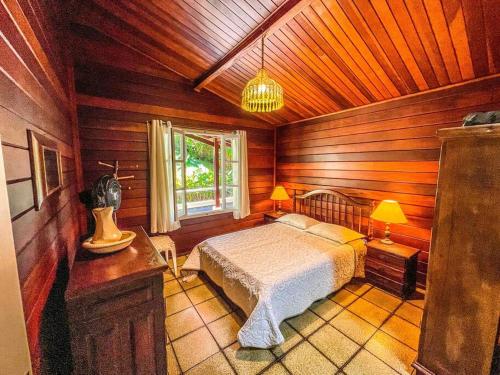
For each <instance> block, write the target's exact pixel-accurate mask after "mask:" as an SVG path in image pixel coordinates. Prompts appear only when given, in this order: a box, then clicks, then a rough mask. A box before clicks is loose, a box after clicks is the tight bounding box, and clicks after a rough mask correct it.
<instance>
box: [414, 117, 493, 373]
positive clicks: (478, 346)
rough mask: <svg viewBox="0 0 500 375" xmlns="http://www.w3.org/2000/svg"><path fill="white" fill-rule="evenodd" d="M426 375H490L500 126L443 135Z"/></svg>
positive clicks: (423, 357)
mask: <svg viewBox="0 0 500 375" xmlns="http://www.w3.org/2000/svg"><path fill="white" fill-rule="evenodd" d="M438 136H439V137H440V138H441V140H442V142H443V144H442V148H441V159H440V165H439V178H438V188H437V196H436V210H435V218H434V226H433V230H432V241H431V251H430V259H429V270H428V274H427V295H426V302H425V308H424V316H423V321H422V328H421V334H420V343H419V353H418V357H417V361H416V362H415V364H414V366H415V367H416V368H417V370H418V372H419V373H420V374H426V375H427V374H436V375H437V374H439V375H460V374H464V375H465V374H467V375H470V374H474V375H490V374H492V373H493V372H494V371H495V370H493V369H492V367H493V366H492V362H493V356H494V351H495V347H496V346H497V342H498V341H497V340H498V324H499V307H500V304H499V299H500V283H499V281H500V124H497V125H482V126H474V127H467V128H450V129H442V130H440V131H439V132H438Z"/></svg>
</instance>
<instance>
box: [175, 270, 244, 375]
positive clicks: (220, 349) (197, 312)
mask: <svg viewBox="0 0 500 375" xmlns="http://www.w3.org/2000/svg"><path fill="white" fill-rule="evenodd" d="M176 280H177V279H176ZM181 287H182V285H181ZM183 289H184V288H183ZM190 289H193V288H190ZM188 290H189V289H188ZM184 293H186V290H184ZM218 295H219V294H217V295H215V296H213V297H212V298H209V299H207V300H205V301H202V302H200V303H199V304H198V305H200V304H202V303H203V302H206V301H208V300H211V299H213V298H216V297H217V296H218ZM186 296H187V298H188V299H189V300H190V301H191V303H193V301H192V300H191V298H190V297H189V295H187V293H186ZM196 306H197V305H194V304H193V308H194V310H195V311H196V314H197V315H198V317H199V318H200V319H201V321H202V323H203V326H202V327H199V328H197V329H195V330H194V331H191V332H189V333H187V334H185V335H184V336H182V337H185V336H187V335H189V334H190V333H192V332H195V331H197V330H199V329H202V328H206V330H207V331H208V333H209V334H210V336H211V337H212V339H213V340H214V342H215V345H217V347H218V349H219V350H218V351H217V353H222V355H223V356H224V358H225V359H226V361H227V363H228V364H229V367H231V369H232V370H233V371H234V372H235V374H238V372H237V371H236V368H234V367H233V365H232V363H231V361H229V358H227V355H226V353H224V350H223V348H222V347H221V346H220V345H219V343H218V342H217V340H216V338H215V336H214V335H213V334H212V331H210V328H209V327H208V324H207V323H206V322H205V321H204V320H203V318H202V317H201V315H200V313H199V311H198V310H197V309H196ZM230 309H231V311H230V312H229V313H227V314H225V315H224V316H221V317H219V318H217V319H216V320H214V321H213V322H215V321H217V320H219V319H222V318H224V317H226V316H228V315H230V314H231V313H232V312H233V310H232V308H231V307H230ZM213 322H210V323H213ZM178 339H180V337H178V338H177V339H176V340H178ZM174 341H175V340H174ZM236 341H237V340H236ZM233 344H234V342H232V343H230V344H229V345H228V346H226V347H224V349H225V348H227V347H229V346H231V345H233ZM173 348H174V347H173V345H172V349H173ZM217 353H214V354H212V355H211V356H209V357H207V358H205V359H203V360H202V361H201V362H198V363H196V364H195V365H193V366H191V367H190V368H188V369H187V370H186V372H187V371H189V370H191V369H192V368H194V367H196V366H198V365H199V364H200V363H203V362H204V361H206V360H207V359H208V358H211V357H213V356H214V355H216V354H217ZM179 368H180V365H179ZM181 373H184V372H183V370H182V368H181Z"/></svg>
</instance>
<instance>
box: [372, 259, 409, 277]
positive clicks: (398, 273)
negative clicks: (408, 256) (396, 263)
mask: <svg viewBox="0 0 500 375" xmlns="http://www.w3.org/2000/svg"><path fill="white" fill-rule="evenodd" d="M365 267H366V270H369V271H371V272H374V273H377V274H379V275H381V276H384V277H386V278H388V279H391V280H394V281H397V282H399V283H403V282H404V278H405V272H404V268H400V269H397V268H393V267H391V266H388V265H387V264H384V263H380V262H377V261H375V260H373V259H370V258H366V266H365Z"/></svg>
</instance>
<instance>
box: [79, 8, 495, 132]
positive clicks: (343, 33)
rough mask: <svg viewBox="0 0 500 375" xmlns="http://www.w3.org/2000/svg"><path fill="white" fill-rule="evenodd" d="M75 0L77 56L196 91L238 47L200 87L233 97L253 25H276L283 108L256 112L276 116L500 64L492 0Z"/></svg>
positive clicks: (249, 62)
mask: <svg viewBox="0 0 500 375" xmlns="http://www.w3.org/2000/svg"><path fill="white" fill-rule="evenodd" d="M75 3H77V4H78V5H77V6H76V8H75V11H74V18H73V25H72V29H73V31H74V34H75V38H76V42H75V43H74V45H75V49H76V51H75V52H76V56H77V60H79V62H87V63H88V62H94V63H99V64H105V65H112V66H118V67H120V68H125V69H129V70H133V71H139V72H142V73H146V74H149V75H153V76H158V77H163V78H172V76H174V75H173V74H172V72H174V73H176V74H177V75H180V76H182V77H183V78H184V79H186V80H189V81H190V82H192V83H193V88H194V86H196V84H198V83H199V82H200V79H202V78H203V77H204V76H205V75H206V74H207V72H210V71H211V70H213V69H214V68H213V67H214V66H215V67H217V63H218V62H219V64H220V62H221V61H223V60H224V58H225V56H227V55H228V54H229V55H230V56H232V55H233V54H234V55H235V56H236V58H235V59H234V61H230V63H229V64H225V65H224V66H223V69H220V70H218V71H217V74H218V75H217V76H216V77H215V78H214V79H213V80H211V81H210V82H208V84H206V85H205V89H207V90H209V91H211V92H213V93H215V94H217V95H219V96H221V97H222V98H224V99H226V100H227V101H229V102H231V103H233V104H235V105H239V103H240V95H241V91H242V89H243V87H244V85H245V83H246V81H247V80H248V79H250V78H251V77H253V76H254V75H255V73H256V71H257V69H258V68H259V61H260V47H259V43H256V42H253V43H250V44H249V47H247V48H246V49H243V50H242V51H240V48H241V46H242V45H243V44H244V43H245V38H247V39H246V41H247V42H248V36H249V35H250V34H251V33H252V32H254V34H255V31H256V30H259V29H262V25H265V26H266V28H267V27H269V26H271V28H270V29H269V32H268V34H267V40H266V54H265V55H266V67H267V69H268V70H269V72H270V75H271V77H273V78H274V79H276V80H277V81H278V82H279V83H280V84H281V85H282V86H283V88H284V92H285V107H284V108H283V109H281V110H279V111H277V112H274V113H272V114H266V115H264V116H261V118H263V119H265V120H266V121H268V122H270V123H273V124H282V123H288V122H293V121H298V120H301V119H305V118H310V117H315V116H320V115H323V114H327V113H332V112H336V111H339V110H342V109H347V108H352V107H357V106H361V105H365V104H370V103H374V102H378V101H382V100H386V99H391V98H396V97H400V96H404V95H407V94H412V93H417V92H421V91H426V90H429V89H433V88H437V87H441V86H446V85H449V84H453V83H458V82H463V81H468V80H471V79H474V78H478V77H483V76H487V75H491V74H495V73H498V72H500V48H499V46H500V35H499V34H500V33H499V32H498V30H499V28H498V23H499V22H500V7H499V6H498V3H497V1H496V0H461V1H460V0H407V1H403V0H371V1H369V0H355V1H352V0H313V1H311V0H302V1H292V0H288V1H287V0H151V1H142V0H85V1H79V2H75ZM270 20H272V22H270ZM273 23H274V26H275V27H273V26H272V24H273ZM257 34H258V33H257ZM256 41H258V39H256ZM103 43H104V44H103ZM103 46H106V48H105V49H103V48H102V47H103ZM117 57H119V58H117ZM211 68H212V69H211Z"/></svg>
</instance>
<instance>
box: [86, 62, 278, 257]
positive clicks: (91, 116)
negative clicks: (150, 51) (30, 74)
mask: <svg viewBox="0 0 500 375" xmlns="http://www.w3.org/2000/svg"><path fill="white" fill-rule="evenodd" d="M77 77H78V79H77V92H78V95H79V97H80V98H81V97H84V98H85V101H84V102H80V103H79V106H78V116H79V118H78V119H79V127H80V137H81V148H82V163H83V170H84V179H85V186H86V187H87V188H90V187H91V185H92V183H93V182H94V181H95V180H96V179H97V178H98V177H99V176H100V175H101V174H103V173H105V172H106V169H105V168H103V167H100V166H98V165H97V161H98V160H101V161H105V162H110V163H112V161H113V160H115V159H116V160H119V161H120V165H121V167H122V169H121V174H122V175H125V174H133V175H134V176H135V179H134V180H124V181H123V182H122V186H123V200H122V206H121V209H120V210H119V211H118V222H119V225H120V226H121V227H124V226H129V225H143V226H144V227H145V228H146V230H148V229H149V197H148V186H149V185H148V146H147V127H146V121H148V120H150V119H152V118H161V119H165V120H170V121H172V123H173V124H174V126H185V127H190V128H204V129H224V130H228V129H244V130H246V131H247V132H248V147H249V175H250V194H251V196H250V198H251V209H252V214H251V215H250V216H249V217H247V218H245V219H243V220H234V219H233V218H232V215H231V214H219V215H213V216H207V217H203V218H196V219H195V218H193V219H187V220H183V221H182V223H181V224H182V227H181V229H179V230H177V231H175V232H172V233H171V235H172V238H173V239H174V241H175V242H176V245H177V251H178V253H182V252H187V251H190V250H191V249H192V247H193V246H194V245H196V244H197V243H198V242H200V241H202V240H204V239H206V238H208V237H210V236H214V235H218V234H222V233H226V232H229V231H234V230H237V229H241V228H247V227H251V226H254V225H258V224H261V223H262V221H263V213H264V212H266V211H269V210H271V209H272V201H270V200H269V196H270V195H271V191H272V187H273V173H274V131H273V130H271V129H265V128H255V127H249V126H248V124H254V122H255V120H251V121H250V120H248V118H245V117H243V116H241V114H240V113H239V110H238V108H237V107H234V106H232V105H230V104H229V105H228V104H227V103H224V102H223V101H222V100H221V99H219V98H217V97H215V96H213V95H212V94H209V93H204V94H202V95H200V94H197V93H195V92H194V91H193V90H192V87H191V86H188V85H187V84H186V83H183V82H182V81H178V82H176V81H172V80H165V79H160V78H152V77H149V76H146V75H142V74H138V73H133V72H130V71H122V70H120V69H112V70H110V69H108V68H106V69H105V68H102V67H99V66H92V67H91V68H90V67H89V66H85V67H81V66H80V67H78V68H77ZM89 97H92V98H97V99H96V100H94V101H93V103H98V104H96V106H91V105H89V104H88V100H87V99H86V98H89ZM113 100H119V101H120V103H121V104H120V105H121V109H120V110H117V109H110V106H109V105H108V104H109V103H110V102H112V101H113ZM97 105H99V107H98V106H97ZM143 105H154V106H158V111H159V113H154V112H152V113H145V112H143V111H142V108H144V106H143ZM148 108H149V107H148ZM174 110H175V111H179V112H175V113H181V114H182V113H185V114H186V117H189V118H181V117H172V116H165V115H163V114H162V113H164V111H174ZM147 111H149V109H148V110H147ZM183 111H184V112H183ZM193 111H196V112H197V113H196V114H193V113H192V112H193ZM215 111H217V112H215ZM198 115H201V116H198ZM203 116H205V117H207V118H209V116H212V117H210V118H211V119H215V120H220V121H218V122H217V121H215V122H213V121H212V122H208V121H201V120H199V118H200V117H201V118H203ZM240 116H241V118H240ZM193 118H194V119H193ZM238 121H241V123H242V124H247V125H244V126H241V125H238ZM232 123H234V124H232ZM262 125H263V124H262Z"/></svg>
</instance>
